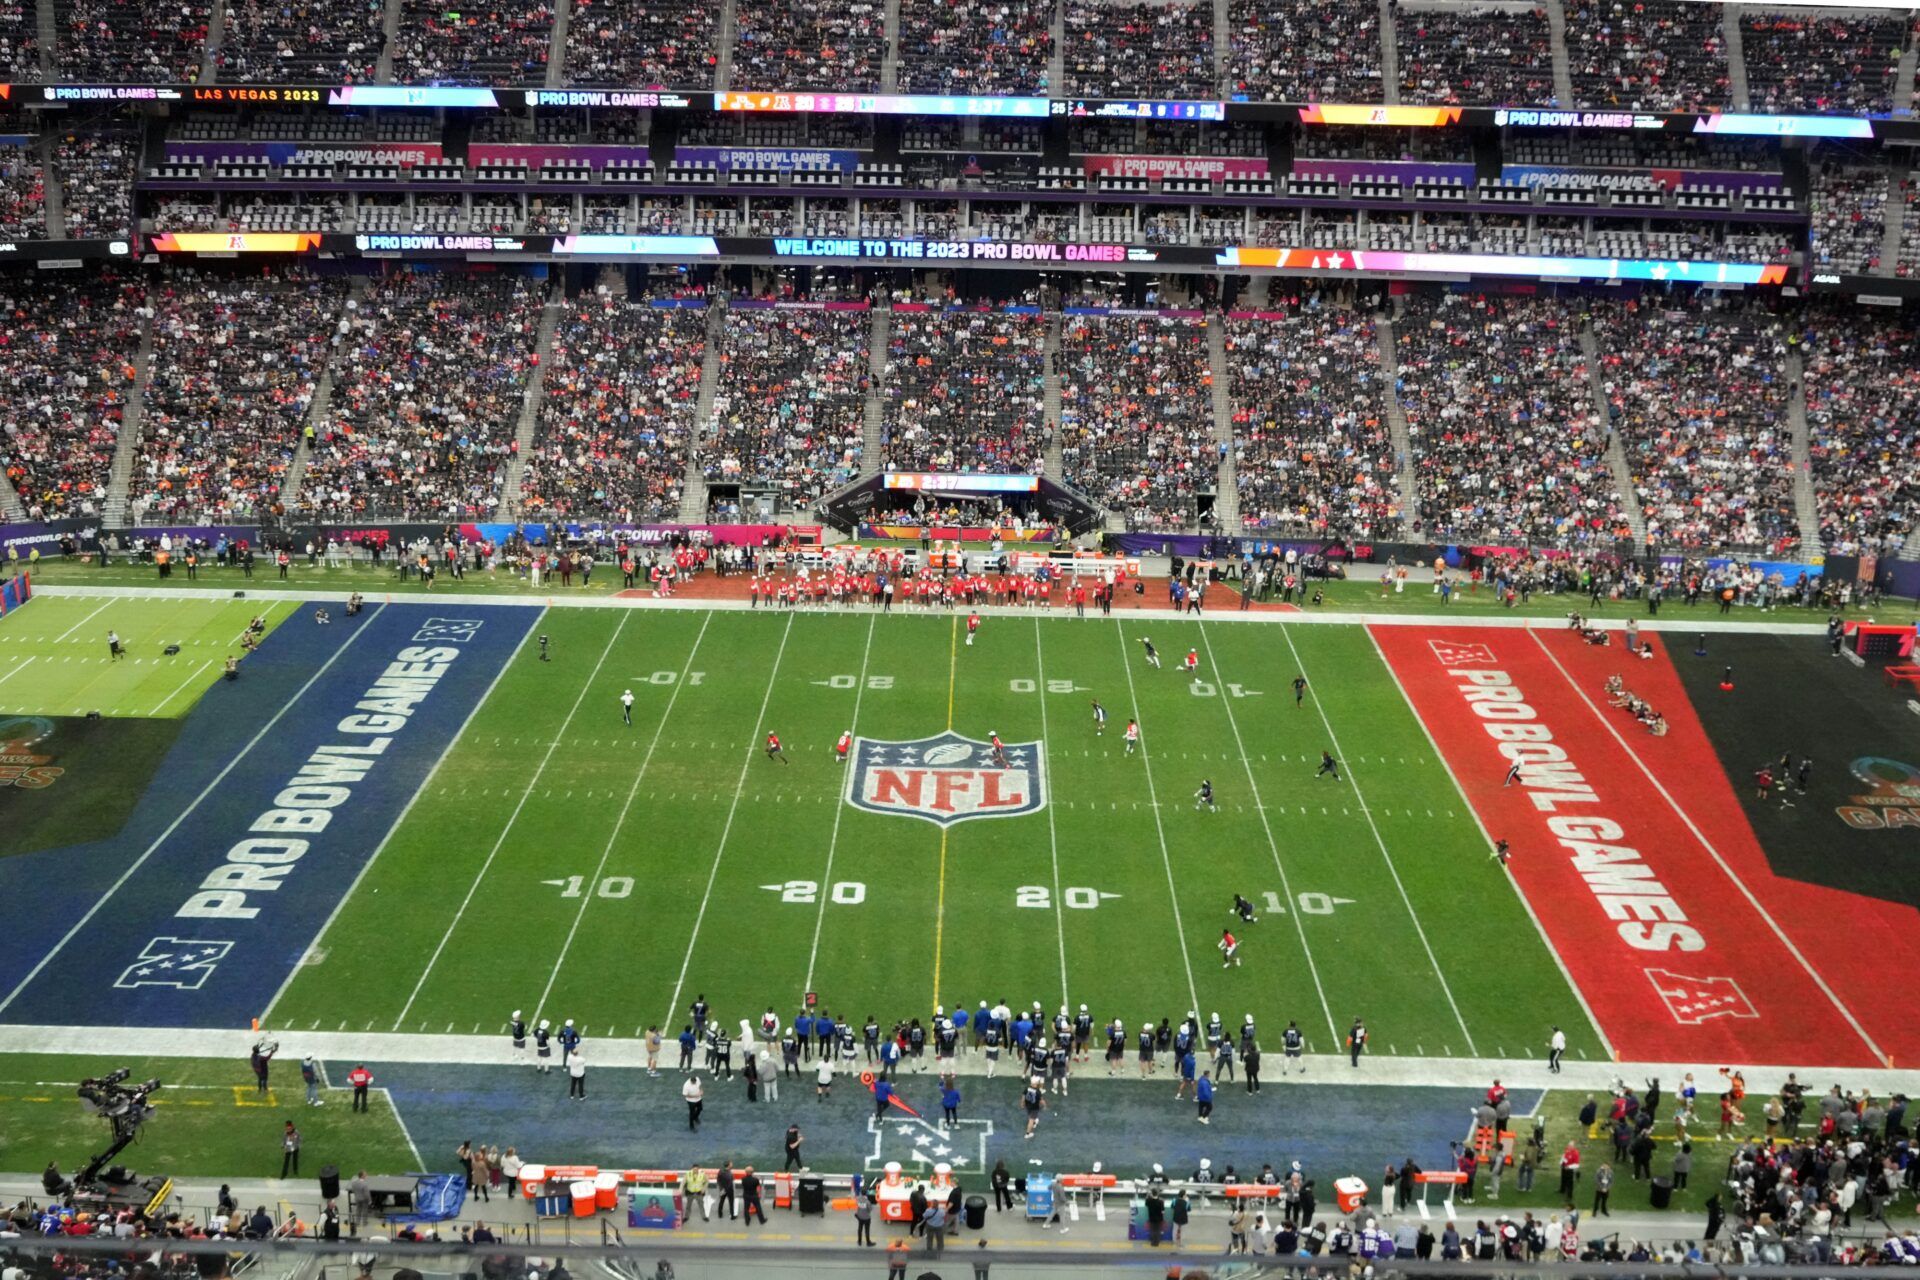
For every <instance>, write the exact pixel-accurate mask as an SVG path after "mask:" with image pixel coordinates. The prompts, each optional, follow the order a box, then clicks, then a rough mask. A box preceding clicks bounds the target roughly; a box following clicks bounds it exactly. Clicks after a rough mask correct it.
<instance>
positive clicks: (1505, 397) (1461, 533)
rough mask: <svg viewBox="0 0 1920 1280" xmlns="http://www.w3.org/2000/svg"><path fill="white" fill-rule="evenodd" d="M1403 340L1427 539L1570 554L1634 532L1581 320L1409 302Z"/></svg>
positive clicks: (1505, 304) (1484, 301)
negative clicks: (1567, 549)
mask: <svg viewBox="0 0 1920 1280" xmlns="http://www.w3.org/2000/svg"><path fill="white" fill-rule="evenodd" d="M1394 334H1395V338H1396V344H1395V345H1396V350H1397V355H1398V361H1399V366H1400V368H1399V384H1398V395H1399V397H1400V403H1401V406H1402V408H1403V409H1404V411H1405V413H1406V416H1407V429H1408V439H1409V441H1410V442H1411V444H1412V446H1413V456H1414V466H1415V471H1416V478H1417V485H1418V491H1419V495H1420V509H1419V513H1418V520H1417V525H1418V528H1419V531H1420V533H1421V535H1422V536H1425V537H1429V538H1440V539H1446V540H1452V539H1456V538H1457V539H1474V540H1485V541H1494V542H1521V543H1540V544H1545V545H1556V544H1560V545H1564V544H1569V543H1581V542H1585V541H1589V540H1599V539H1605V540H1609V541H1610V540H1611V539H1612V538H1613V537H1615V536H1616V535H1617V534H1618V532H1619V531H1620V530H1621V529H1622V528H1624V527H1625V524H1626V521H1625V519H1624V517H1623V516H1622V515H1621V513H1620V495H1619V492H1618V489H1617V486H1616V485H1615V484H1614V479H1613V474H1612V471H1611V469H1610V468H1609V466H1608V464H1607V460H1606V454H1605V447H1604V444H1603V442H1602V435H1601V432H1600V431H1599V429H1598V425H1597V423H1596V419H1597V417H1598V412H1597V408H1596V405H1595V403H1594V395H1593V386H1592V383H1591V382H1590V381H1589V378H1588V368H1587V361H1586V357H1585V355H1584V353H1583V352H1582V351H1581V347H1580V327H1579V319H1578V316H1577V314H1576V313H1574V312H1573V311H1572V310H1571V309H1570V308H1568V307H1567V306H1565V305H1563V304H1561V303H1560V302H1558V301H1556V300H1554V299H1551V298H1528V297H1518V296H1515V297H1506V296H1500V295H1493V294H1443V295H1440V296H1438V297H1420V298H1416V299H1413V300H1411V301H1410V302H1409V303H1408V305H1407V307H1406V310H1405V311H1404V312H1403V313H1402V314H1401V316H1400V317H1399V318H1398V319H1397V320H1396V321H1395V322H1394ZM1517 458H1523V459H1525V463H1524V465H1523V466H1522V467H1516V466H1515V461H1516V459H1517Z"/></svg>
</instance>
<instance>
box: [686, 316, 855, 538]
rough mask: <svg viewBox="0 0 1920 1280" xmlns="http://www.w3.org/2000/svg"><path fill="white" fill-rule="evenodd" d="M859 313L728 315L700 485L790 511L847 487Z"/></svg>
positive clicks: (850, 475) (852, 461)
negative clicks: (774, 500) (768, 495)
mask: <svg viewBox="0 0 1920 1280" xmlns="http://www.w3.org/2000/svg"><path fill="white" fill-rule="evenodd" d="M867 334H868V316H867V314H866V313H865V312H864V311H788V310H777V311H735V312H734V313H732V314H730V315H729V316H728V317H727V322H726V328H725V336H724V337H723V339H722V341H721V347H720V381H719V384H718V386H717V388H716V390H715V392H714V398H713V419H712V424H711V426H710V428H709V429H708V433H707V435H706V436H705V437H704V438H703V439H702V440H701V443H700V463H701V469H702V471H703V472H704V473H705V475H706V477H707V479H708V480H709V481H710V482H712V481H718V482H722V483H727V484H736V483H740V484H763V485H771V486H773V487H776V488H778V489H780V490H781V491H782V492H783V493H784V495H785V496H786V497H787V498H788V499H790V500H791V501H792V502H793V503H794V504H795V505H801V504H804V503H806V502H809V501H811V500H812V499H814V498H816V497H818V496H819V495H820V494H822V493H824V492H826V491H827V490H828V489H830V488H832V487H833V486H835V485H837V484H840V483H843V482H844V481H847V480H851V479H852V478H853V477H854V475H855V474H857V473H858V471H859V468H860V454H861V450H862V447H863V445H864V443H865V422H866V399H867V385H868V383H869V381H870V380H871V379H870V375H869V369H868V347H867Z"/></svg>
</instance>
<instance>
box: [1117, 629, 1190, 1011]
mask: <svg viewBox="0 0 1920 1280" xmlns="http://www.w3.org/2000/svg"><path fill="white" fill-rule="evenodd" d="M1113 637H1114V639H1116V640H1118V641H1119V642H1120V664H1121V665H1122V666H1123V667H1124V668H1125V669H1126V672H1127V701H1128V703H1129V704H1131V706H1130V709H1131V710H1132V712H1133V715H1132V716H1131V717H1130V719H1132V720H1133V722H1134V723H1135V724H1137V725H1138V726H1139V727H1140V763H1141V765H1142V766H1144V767H1145V769H1146V773H1147V803H1148V805H1149V807H1150V808H1152V810H1153V830H1154V833H1155V834H1156V835H1158V836H1159V837H1160V865H1161V866H1163V867H1165V868H1166V871H1167V901H1168V902H1169V903H1170V904H1171V905H1172V907H1173V927H1174V931H1175V933H1176V934H1177V936H1178V941H1179V943H1180V963H1181V964H1183V965H1185V966H1186V970H1187V997H1188V999H1190V1000H1192V1001H1193V1003H1192V1004H1189V1005H1188V1006H1187V1008H1189V1009H1198V1008H1199V1007H1200V990H1199V988H1198V987H1196V986H1195V985H1194V982H1193V959H1192V958H1191V957H1190V956H1188V955H1187V926H1186V922H1185V921H1183V920H1182V919H1181V918H1180V891H1179V889H1177V888H1175V887H1174V883H1173V855H1172V854H1170V853H1168V852H1167V829H1166V827H1165V826H1163V825H1162V824H1161V821H1160V796H1159V795H1158V793H1157V792H1156V791H1155V789H1154V785H1153V756H1152V753H1151V752H1149V751H1148V749H1147V721H1146V716H1145V715H1144V714H1143V713H1142V712H1141V710H1140V694H1139V691H1138V690H1136V689H1135V688H1134V684H1133V653H1132V651H1131V650H1129V649H1128V648H1127V629H1126V626H1125V624H1124V623H1122V622H1121V621H1120V619H1119V618H1115V619H1114V620H1113Z"/></svg>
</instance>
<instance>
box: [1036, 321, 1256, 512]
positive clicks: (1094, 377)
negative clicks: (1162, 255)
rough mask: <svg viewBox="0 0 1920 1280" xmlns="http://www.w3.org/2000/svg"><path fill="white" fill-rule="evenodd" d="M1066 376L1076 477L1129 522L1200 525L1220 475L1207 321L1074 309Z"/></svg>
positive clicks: (1064, 430) (1064, 354) (1067, 449)
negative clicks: (1202, 507)
mask: <svg viewBox="0 0 1920 1280" xmlns="http://www.w3.org/2000/svg"><path fill="white" fill-rule="evenodd" d="M1058 373H1059V377H1060V459H1061V464H1062V467H1063V469H1064V470H1065V472H1066V475H1067V478H1068V479H1069V480H1071V481H1072V482H1073V483H1074V484H1075V485H1077V486H1079V487H1080V488H1081V489H1082V490H1084V491H1085V492H1086V493H1087V494H1089V495H1090V496H1092V497H1093V498H1094V500H1095V501H1097V502H1101V503H1104V504H1105V505H1106V506H1108V507H1109V508H1111V509H1112V510H1113V511H1114V512H1115V513H1117V514H1120V515H1122V516H1124V518H1125V519H1126V522H1127V527H1128V528H1130V529H1178V528H1184V527H1186V526H1188V525H1191V524H1193V523H1194V521H1195V518H1196V514H1197V504H1196V499H1197V497H1198V495H1199V494H1201V493H1203V492H1212V491H1213V489H1214V488H1215V486H1216V485H1217V483H1218V480H1219V448H1220V447H1219V445H1218V444H1217V443H1216V440H1215V436H1214V427H1213V404H1212V387H1213V375H1212V372H1211V369H1210V367H1209V361H1208V355H1207V334H1206V326H1205V325H1204V324H1201V323H1198V322H1196V321H1192V320H1177V319H1155V318H1149V317H1138V316H1068V317H1066V318H1065V319H1064V320H1063V321H1062V324H1061V332H1060V368H1059V370H1058Z"/></svg>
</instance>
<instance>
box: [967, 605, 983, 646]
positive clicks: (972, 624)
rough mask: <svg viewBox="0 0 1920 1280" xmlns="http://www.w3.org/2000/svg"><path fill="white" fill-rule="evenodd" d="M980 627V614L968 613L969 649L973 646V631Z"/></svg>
mask: <svg viewBox="0 0 1920 1280" xmlns="http://www.w3.org/2000/svg"><path fill="white" fill-rule="evenodd" d="M979 629H980V615H979V614H977V613H970V614H968V615H967V648H969V649H971V648H973V633H974V632H976V631H978V630H979Z"/></svg>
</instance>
